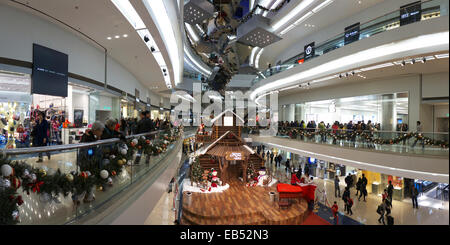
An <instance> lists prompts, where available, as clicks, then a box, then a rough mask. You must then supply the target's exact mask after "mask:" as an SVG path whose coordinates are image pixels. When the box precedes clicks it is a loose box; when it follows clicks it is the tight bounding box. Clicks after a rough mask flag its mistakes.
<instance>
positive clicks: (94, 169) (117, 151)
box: [0, 128, 180, 225]
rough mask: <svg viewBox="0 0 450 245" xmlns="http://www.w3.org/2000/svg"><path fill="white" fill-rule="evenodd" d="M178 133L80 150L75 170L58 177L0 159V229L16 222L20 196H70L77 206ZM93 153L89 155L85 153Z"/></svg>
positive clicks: (162, 148) (164, 147) (44, 169)
mask: <svg viewBox="0 0 450 245" xmlns="http://www.w3.org/2000/svg"><path fill="white" fill-rule="evenodd" d="M179 136H180V134H179V129H178V128H175V129H173V130H167V131H165V132H163V133H161V134H160V135H159V137H157V138H158V139H157V140H154V142H151V141H150V140H149V139H146V138H145V137H144V136H142V137H140V138H139V139H129V140H127V142H126V143H123V142H122V143H118V144H116V145H115V146H97V147H93V148H90V149H84V148H82V149H80V153H79V154H78V159H77V161H78V163H77V166H78V169H77V171H72V172H70V173H62V172H61V170H60V169H57V170H56V171H54V172H53V173H51V172H50V170H48V168H47V167H46V166H43V167H41V168H36V167H32V166H30V165H29V164H27V163H25V162H23V161H14V162H13V161H10V160H9V159H7V158H5V157H0V166H1V172H2V176H3V177H0V225H1V224H8V225H13V224H17V223H18V222H19V209H18V207H19V206H20V205H22V203H23V200H22V196H21V195H18V193H17V191H18V190H19V189H22V192H23V193H26V194H28V195H29V194H30V193H31V192H33V193H37V194H39V195H45V196H46V198H45V199H47V200H57V197H58V196H59V195H63V196H64V197H67V196H68V195H69V194H72V200H73V201H74V203H76V204H79V203H80V201H79V198H80V197H82V196H85V201H86V196H87V195H88V194H90V193H93V191H94V190H95V189H94V188H95V187H97V188H98V189H99V190H103V191H106V190H107V187H108V186H112V184H113V179H112V178H114V177H115V176H117V175H119V174H120V173H121V172H122V171H124V168H123V166H124V165H125V164H127V163H128V164H132V159H133V157H134V153H135V152H136V151H137V150H140V149H143V153H144V154H152V155H158V154H160V153H161V152H164V151H166V150H167V146H168V145H169V144H170V143H173V142H175V141H176V140H178V138H179ZM89 152H91V153H92V152H93V154H91V153H89Z"/></svg>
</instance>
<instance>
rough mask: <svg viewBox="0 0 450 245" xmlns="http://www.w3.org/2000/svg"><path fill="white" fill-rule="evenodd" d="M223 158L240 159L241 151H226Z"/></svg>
mask: <svg viewBox="0 0 450 245" xmlns="http://www.w3.org/2000/svg"><path fill="white" fill-rule="evenodd" d="M225 159H226V160H228V161H236V160H242V152H228V151H227V152H226V153H225Z"/></svg>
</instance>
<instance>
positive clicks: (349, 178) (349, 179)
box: [345, 173, 353, 188]
mask: <svg viewBox="0 0 450 245" xmlns="http://www.w3.org/2000/svg"><path fill="white" fill-rule="evenodd" d="M345 184H346V185H347V187H348V188H351V187H352V184H353V178H352V176H351V174H350V173H349V174H348V175H347V177H345Z"/></svg>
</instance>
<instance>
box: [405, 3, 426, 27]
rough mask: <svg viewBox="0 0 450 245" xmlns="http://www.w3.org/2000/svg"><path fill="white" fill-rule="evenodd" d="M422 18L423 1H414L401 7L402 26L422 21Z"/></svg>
mask: <svg viewBox="0 0 450 245" xmlns="http://www.w3.org/2000/svg"><path fill="white" fill-rule="evenodd" d="M421 18H422V6H421V2H420V1H417V2H413V3H410V4H407V5H403V6H401V7H400V26H403V25H407V24H411V23H414V22H416V21H420V19H421Z"/></svg>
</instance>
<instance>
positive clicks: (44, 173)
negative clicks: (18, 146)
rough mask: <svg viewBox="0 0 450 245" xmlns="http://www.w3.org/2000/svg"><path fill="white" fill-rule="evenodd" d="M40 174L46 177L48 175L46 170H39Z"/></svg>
mask: <svg viewBox="0 0 450 245" xmlns="http://www.w3.org/2000/svg"><path fill="white" fill-rule="evenodd" d="M39 173H41V174H42V176H46V175H47V171H45V170H44V169H39Z"/></svg>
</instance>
